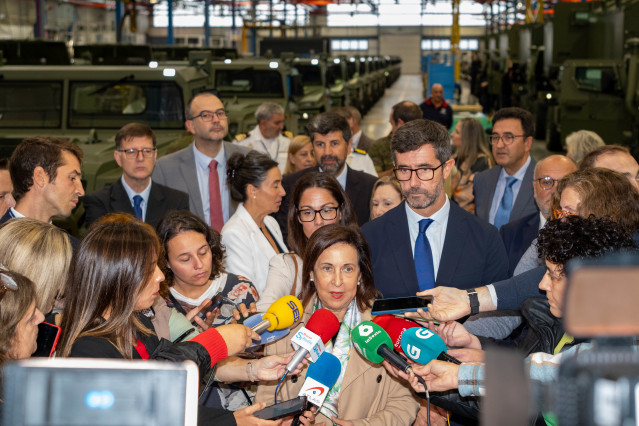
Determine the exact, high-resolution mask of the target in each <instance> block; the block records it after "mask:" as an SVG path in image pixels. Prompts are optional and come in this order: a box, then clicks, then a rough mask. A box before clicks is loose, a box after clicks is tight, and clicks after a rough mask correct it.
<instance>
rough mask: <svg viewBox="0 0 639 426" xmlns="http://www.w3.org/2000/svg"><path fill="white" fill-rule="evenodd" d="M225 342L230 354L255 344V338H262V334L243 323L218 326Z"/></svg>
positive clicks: (217, 328)
mask: <svg viewBox="0 0 639 426" xmlns="http://www.w3.org/2000/svg"><path fill="white" fill-rule="evenodd" d="M216 330H217V331H218V333H220V335H221V336H222V338H223V339H224V342H226V349H227V352H228V356H231V355H234V354H236V353H238V352H242V351H243V350H244V349H246V348H248V347H249V346H251V345H252V344H253V340H260V335H259V334H257V333H256V332H254V331H253V330H251V329H250V328H248V327H247V326H245V325H242V324H226V325H221V326H219V327H216Z"/></svg>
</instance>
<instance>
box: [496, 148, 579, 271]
mask: <svg viewBox="0 0 639 426" xmlns="http://www.w3.org/2000/svg"><path fill="white" fill-rule="evenodd" d="M575 170H577V165H576V164H575V163H574V161H572V160H571V159H570V158H568V157H566V156H564V155H551V156H549V157H546V158H544V159H543V160H541V161H540V162H538V163H537V166H536V167H535V173H534V179H533V195H534V197H535V203H537V207H538V208H539V213H532V214H530V215H528V216H525V217H523V218H521V219H519V220H515V221H513V222H510V223H508V224H506V225H504V226H502V227H501V229H500V230H499V233H500V234H501V238H502V240H503V241H504V246H505V247H506V252H507V253H508V263H509V268H508V275H513V273H514V272H515V267H516V266H517V263H518V262H519V260H520V259H521V257H522V255H523V254H524V252H525V251H526V250H527V249H528V248H529V247H530V245H531V244H532V243H533V241H534V240H535V239H536V238H537V234H539V230H540V229H541V228H543V227H544V225H545V224H546V220H548V219H551V215H552V211H550V207H551V204H552V195H553V193H554V192H555V191H554V190H555V188H556V187H557V182H558V181H559V180H560V179H561V178H562V177H564V176H566V175H567V174H568V173H572V172H574V171H575ZM535 258H536V261H540V260H539V259H538V258H537V256H535ZM540 265H541V264H540ZM535 266H536V265H535ZM522 267H523V266H522ZM527 269H530V268H527Z"/></svg>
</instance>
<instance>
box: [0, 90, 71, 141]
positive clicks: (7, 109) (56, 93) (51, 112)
mask: <svg viewBox="0 0 639 426" xmlns="http://www.w3.org/2000/svg"><path fill="white" fill-rule="evenodd" d="M61 125H62V82H33V81H4V82H0V128H7V129H8V128H43V129H56V128H60V127H61Z"/></svg>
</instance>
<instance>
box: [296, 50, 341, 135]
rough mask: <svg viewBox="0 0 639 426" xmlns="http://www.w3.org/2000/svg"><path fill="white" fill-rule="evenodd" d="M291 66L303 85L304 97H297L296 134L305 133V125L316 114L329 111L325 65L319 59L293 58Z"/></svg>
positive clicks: (324, 61) (324, 62)
mask: <svg viewBox="0 0 639 426" xmlns="http://www.w3.org/2000/svg"><path fill="white" fill-rule="evenodd" d="M292 66H293V67H294V68H295V69H296V70H297V72H299V74H300V75H301V77H302V83H303V85H304V95H303V96H299V97H298V98H297V99H296V100H297V105H298V115H299V118H298V127H299V131H298V133H305V132H306V124H307V123H308V122H309V120H310V119H311V118H312V117H313V116H314V115H316V114H320V113H322V112H325V111H328V110H329V109H330V106H331V105H330V102H329V89H328V88H327V85H328V81H327V77H328V76H327V64H326V60H324V59H320V58H313V59H310V58H295V59H294V60H293V62H292Z"/></svg>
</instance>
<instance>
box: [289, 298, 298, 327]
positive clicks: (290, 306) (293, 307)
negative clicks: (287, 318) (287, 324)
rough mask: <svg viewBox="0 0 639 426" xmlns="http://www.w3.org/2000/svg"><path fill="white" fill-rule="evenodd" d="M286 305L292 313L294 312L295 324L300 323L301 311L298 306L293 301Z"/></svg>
mask: <svg viewBox="0 0 639 426" xmlns="http://www.w3.org/2000/svg"><path fill="white" fill-rule="evenodd" d="M286 304H287V305H288V307H289V308H291V311H293V322H296V321H299V319H300V310H299V309H298V308H297V304H296V303H295V302H294V301H293V300H289V301H288V302H286Z"/></svg>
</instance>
